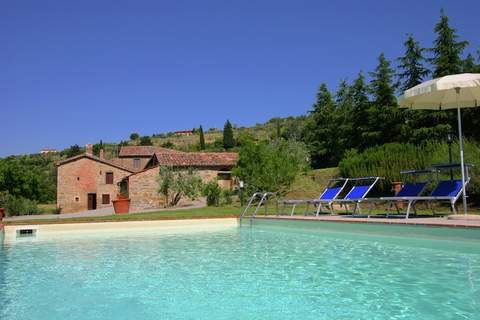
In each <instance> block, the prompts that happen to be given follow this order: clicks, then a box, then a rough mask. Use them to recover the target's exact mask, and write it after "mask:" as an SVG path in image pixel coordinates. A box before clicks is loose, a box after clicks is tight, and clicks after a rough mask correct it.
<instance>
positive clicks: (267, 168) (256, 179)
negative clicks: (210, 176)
mask: <svg viewBox="0 0 480 320" xmlns="http://www.w3.org/2000/svg"><path fill="white" fill-rule="evenodd" d="M307 168H308V152H307V150H306V147H305V145H304V144H303V143H301V142H297V141H294V140H289V141H284V140H278V141H273V142H268V141H263V142H260V143H255V142H254V141H251V140H249V139H248V138H247V139H245V140H242V141H241V147H240V152H239V159H238V162H237V166H236V167H235V168H234V169H233V174H234V175H235V176H236V177H238V178H239V179H240V180H242V181H244V182H245V193H246V195H251V194H252V193H253V192H257V191H270V192H278V193H280V194H282V193H285V192H286V191H287V190H288V189H289V187H290V185H291V184H292V183H293V181H294V180H295V177H296V176H297V175H298V174H299V173H300V172H302V171H304V170H306V169H307Z"/></svg>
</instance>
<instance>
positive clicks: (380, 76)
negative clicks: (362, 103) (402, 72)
mask: <svg viewBox="0 0 480 320" xmlns="http://www.w3.org/2000/svg"><path fill="white" fill-rule="evenodd" d="M390 65H391V63H390V61H388V60H387V59H386V58H385V55H384V54H383V53H381V54H380V56H379V57H378V65H377V67H376V68H375V71H373V72H370V73H369V74H370V76H371V77H372V80H371V81H370V92H371V94H372V95H373V103H374V104H375V105H377V106H379V107H392V106H397V98H396V97H395V89H396V87H397V85H396V84H394V83H393V77H394V75H395V71H394V70H393V69H392V68H391V67H390Z"/></svg>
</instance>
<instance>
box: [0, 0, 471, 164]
mask: <svg viewBox="0 0 480 320" xmlns="http://www.w3.org/2000/svg"><path fill="white" fill-rule="evenodd" d="M441 7H443V8H445V10H446V13H447V15H448V16H449V17H450V22H451V25H452V26H454V27H455V28H456V29H457V30H458V33H459V35H460V37H461V39H464V40H469V41H470V46H469V47H468V51H469V52H472V53H473V52H475V51H476V50H477V48H478V47H479V46H480V26H479V20H478V12H480V1H478V0H472V1H438V0H437V1H435V0H422V1H418V0H416V1H381V0H378V1H365V0H363V1H358V0H350V1H319V0H312V1H301V0H291V1H281V0H268V1H267V0H264V1H262V0H258V1H248V0H234V1H225V0H215V1H211V0H204V1H197V0H191V1H183V0H175V1H165V0H152V1H146V0H132V1H122V0H93V1H90V0H81V1H74V0H58V1H49V0H42V1H38V0H0V43H1V47H0V48H1V49H0V110H1V118H0V119H1V122H0V136H1V138H0V156H6V155H10V154H22V153H33V152H38V151H39V150H40V149H41V148H43V147H53V148H58V149H63V148H65V147H68V146H70V145H72V144H79V145H84V144H85V143H89V142H91V143H95V142H98V141H99V140H100V139H103V141H107V142H108V141H115V142H118V141H120V140H122V139H127V137H128V136H129V134H130V133H131V132H138V133H140V134H141V135H151V134H153V133H159V132H167V131H175V130H185V129H191V128H193V127H197V126H199V125H200V124H202V125H203V127H204V128H210V127H216V128H221V127H223V124H224V122H225V120H226V119H230V120H231V121H232V122H233V123H234V124H236V125H238V126H243V125H247V126H248V125H254V124H255V123H260V122H264V121H266V120H268V119H270V118H272V117H276V116H289V115H300V114H304V113H305V112H306V111H307V110H309V109H310V108H311V105H312V103H313V102H314V97H315V92H316V90H317V88H318V86H319V84H320V83H321V82H326V83H327V84H328V85H329V88H330V89H331V90H334V89H335V88H336V86H337V84H338V82H339V81H340V80H341V79H344V78H346V79H347V80H352V79H354V78H355V76H356V74H357V73H358V71H359V70H364V71H365V72H368V71H371V70H372V69H373V68H374V67H375V65H376V59H377V57H378V55H379V54H380V52H382V51H383V52H385V54H386V56H387V58H389V59H394V58H396V57H398V56H400V55H401V54H402V53H403V41H404V40H405V34H407V33H413V34H414V36H415V37H416V38H417V39H418V40H419V41H420V42H421V44H422V45H423V46H425V47H430V46H431V44H432V41H433V39H434V34H433V27H434V24H435V23H436V22H437V21H438V19H439V11H440V8H441Z"/></svg>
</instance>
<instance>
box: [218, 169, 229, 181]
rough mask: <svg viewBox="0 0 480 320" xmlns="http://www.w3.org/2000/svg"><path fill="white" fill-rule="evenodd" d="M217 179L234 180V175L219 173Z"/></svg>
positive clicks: (225, 172) (227, 172)
mask: <svg viewBox="0 0 480 320" xmlns="http://www.w3.org/2000/svg"><path fill="white" fill-rule="evenodd" d="M217 178H218V180H232V173H231V172H230V171H219V172H218V173H217Z"/></svg>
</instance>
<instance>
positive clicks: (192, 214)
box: [2, 205, 242, 225]
mask: <svg viewBox="0 0 480 320" xmlns="http://www.w3.org/2000/svg"><path fill="white" fill-rule="evenodd" d="M241 210H242V208H240V205H229V206H224V207H206V208H197V209H185V210H172V211H157V212H145V213H132V214H122V215H113V216H106V217H82V218H66V219H42V220H28V216H25V220H21V221H3V222H2V224H5V225H18V224H42V223H72V222H77V223H78V222H109V221H142V220H166V219H195V218H227V217H238V216H239V215H240V213H241Z"/></svg>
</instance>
